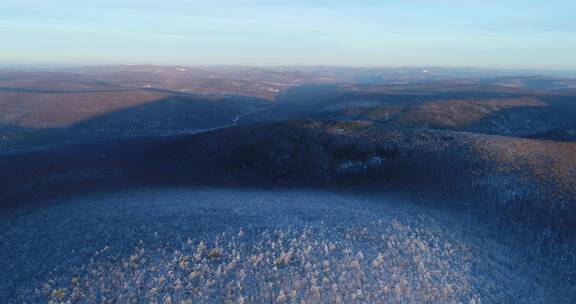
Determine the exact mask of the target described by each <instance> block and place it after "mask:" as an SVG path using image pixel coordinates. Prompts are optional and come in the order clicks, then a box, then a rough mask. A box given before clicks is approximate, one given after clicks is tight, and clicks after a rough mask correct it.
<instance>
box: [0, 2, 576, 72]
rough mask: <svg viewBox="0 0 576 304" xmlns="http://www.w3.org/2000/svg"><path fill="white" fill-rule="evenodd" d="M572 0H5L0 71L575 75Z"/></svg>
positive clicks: (0, 14)
mask: <svg viewBox="0 0 576 304" xmlns="http://www.w3.org/2000/svg"><path fill="white" fill-rule="evenodd" d="M575 13H576V1H574V0H548V1H541V0H524V1H520V0H482V1H481V0H478V1H472V0H396V1H386V0H378V1H377V0H365V1H362V0H346V1H344V0H333V1H329V0H319V1H314V0H308V1H304V0H280V1H274V0H236V1H234V0H188V1H185V0H162V1H160V0H98V1H96V0H91V1H84V0H0V62H1V63H71V64H117V63H126V64H179V65H195V64H206V65H210V64H234V65H355V66H357V65H360V66H410V65H428V66H429V65H435V66H481V67H507V68H547V69H550V68H552V69H572V70H576V17H575V16H574V14H575Z"/></svg>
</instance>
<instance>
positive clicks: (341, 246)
mask: <svg viewBox="0 0 576 304" xmlns="http://www.w3.org/2000/svg"><path fill="white" fill-rule="evenodd" d="M39 223H42V224H39ZM499 229H501V228H498V227H492V226H491V225H489V224H488V223H480V222H478V221H477V220H475V219H473V218H472V217H469V216H467V215H466V214H460V213H458V212H456V211H445V210H438V209H432V208H430V207H429V205H426V203H425V202H420V203H415V202H407V201H404V200H400V199H398V198H394V197H382V196H369V195H367V194H364V195H363V196H359V195H358V194H350V193H348V194H344V193H329V192H320V191H310V190H307V191H295V190H294V191H288V190H283V191H274V192H271V191H264V190H250V191H248V190H230V189H229V190H224V189H212V188H207V189H198V190H190V189H188V190H184V189H157V190H134V191H125V192H117V193H108V194H98V195H92V196H88V197H83V198H77V199H71V200H69V201H65V202H55V204H52V205H51V206H49V207H46V208H42V209H34V210H32V211H30V212H24V211H20V212H19V213H16V214H14V213H13V214H6V215H3V216H2V218H1V221H0V240H1V242H0V244H1V246H2V247H1V248H0V269H2V273H4V274H6V273H9V274H10V275H9V276H6V275H3V276H1V277H0V298H3V299H6V300H7V302H8V303H22V302H28V303H29V302H34V303H37V302H38V303H46V302H48V303H50V301H52V302H51V303H60V302H62V303H131V302H134V303H144V302H145V303H254V302H266V303H270V302H272V303H301V302H302V301H304V302H305V303H318V302H321V303H382V301H384V302H387V303H568V302H569V300H567V299H570V297H573V296H574V295H573V292H574V291H573V287H572V288H570V286H565V284H564V283H563V281H562V278H561V277H560V276H558V275H557V274H556V273H554V270H553V269H552V268H550V267H548V266H547V265H546V261H545V260H543V259H542V257H540V256H538V255H535V254H534V253H532V252H529V251H528V250H527V249H519V248H523V247H522V243H521V239H520V238H516V237H515V236H514V234H513V233H511V232H509V231H505V230H499ZM67 301H70V302H67Z"/></svg>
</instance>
